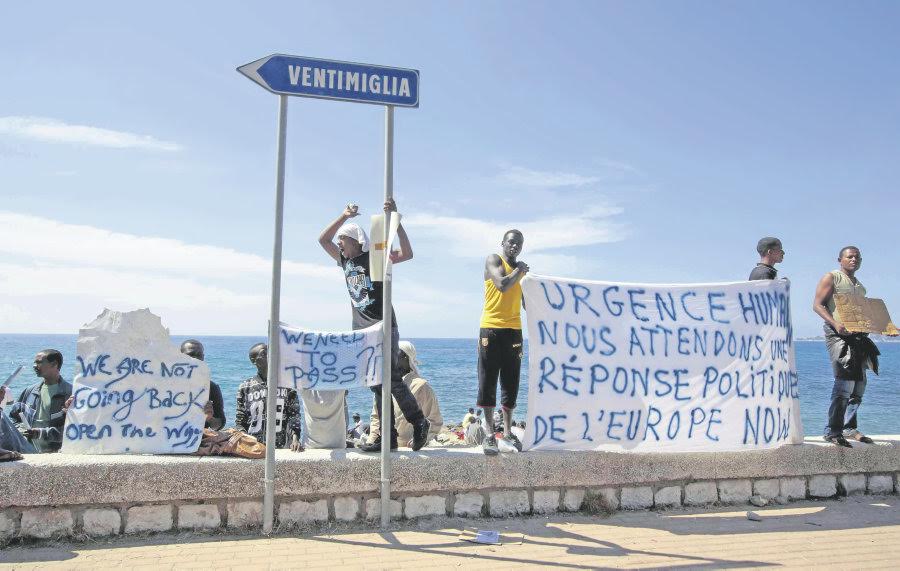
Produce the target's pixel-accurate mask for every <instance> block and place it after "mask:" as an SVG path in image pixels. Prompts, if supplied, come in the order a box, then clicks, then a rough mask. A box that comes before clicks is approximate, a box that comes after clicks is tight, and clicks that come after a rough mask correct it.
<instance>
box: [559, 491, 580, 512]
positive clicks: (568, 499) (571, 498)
mask: <svg viewBox="0 0 900 571" xmlns="http://www.w3.org/2000/svg"><path fill="white" fill-rule="evenodd" d="M583 502H584V490H582V489H577V488H575V489H570V490H566V493H565V494H563V509H564V510H565V511H567V512H577V511H578V510H580V509H581V504H582V503H583Z"/></svg>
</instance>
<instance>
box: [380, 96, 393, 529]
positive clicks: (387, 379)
mask: <svg viewBox="0 0 900 571" xmlns="http://www.w3.org/2000/svg"><path fill="white" fill-rule="evenodd" d="M393 197H394V106H393V105H386V106H385V108H384V201H385V202H387V201H388V200H391V199H392V198H393ZM390 229H391V213H390V212H389V211H388V212H385V213H384V238H383V242H384V260H385V262H387V261H388V256H390V255H391V245H390V244H388V235H389V234H390ZM382 285H383V289H382V294H383V296H382V305H381V307H382V317H383V320H382V322H381V327H382V332H383V333H384V342H383V343H382V345H381V527H382V528H387V527H388V525H389V524H390V522H391V433H392V431H393V428H394V425H393V422H389V421H388V419H391V420H393V416H392V414H393V410H392V409H393V407H394V402H393V399H392V398H391V354H392V351H393V347H391V345H392V339H391V322H392V321H393V320H394V316H393V312H392V308H391V272H384V282H383V283H382Z"/></svg>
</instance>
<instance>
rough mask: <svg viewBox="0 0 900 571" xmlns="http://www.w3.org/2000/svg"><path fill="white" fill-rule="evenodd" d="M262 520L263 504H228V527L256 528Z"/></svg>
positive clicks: (251, 502) (249, 502)
mask: <svg viewBox="0 0 900 571" xmlns="http://www.w3.org/2000/svg"><path fill="white" fill-rule="evenodd" d="M262 519H263V503H262V502H254V501H246V502H228V527H256V526H258V525H262Z"/></svg>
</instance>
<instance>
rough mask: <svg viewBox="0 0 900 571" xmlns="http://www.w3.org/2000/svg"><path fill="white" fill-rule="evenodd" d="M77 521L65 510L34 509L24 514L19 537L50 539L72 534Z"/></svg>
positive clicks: (70, 512)
mask: <svg viewBox="0 0 900 571" xmlns="http://www.w3.org/2000/svg"><path fill="white" fill-rule="evenodd" d="M74 527H75V519H74V518H73V517H72V510H67V509H65V508H32V509H28V510H25V511H24V512H22V524H21V528H20V530H19V535H21V536H22V537H37V538H40V539H49V538H51V537H62V536H66V535H71V534H72V528H74Z"/></svg>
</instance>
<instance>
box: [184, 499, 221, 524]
mask: <svg viewBox="0 0 900 571" xmlns="http://www.w3.org/2000/svg"><path fill="white" fill-rule="evenodd" d="M220 525H222V514H220V513H219V506H217V505H215V504H192V505H184V506H178V528H179V529H215V528H217V527H219V526H220Z"/></svg>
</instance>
